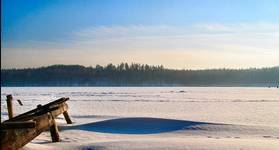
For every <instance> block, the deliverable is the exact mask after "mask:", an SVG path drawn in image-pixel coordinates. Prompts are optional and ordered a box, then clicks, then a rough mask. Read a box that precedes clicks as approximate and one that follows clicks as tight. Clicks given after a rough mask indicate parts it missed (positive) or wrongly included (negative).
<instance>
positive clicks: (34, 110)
mask: <svg viewBox="0 0 279 150" xmlns="http://www.w3.org/2000/svg"><path fill="white" fill-rule="evenodd" d="M68 100H69V98H64V97H63V98H60V99H58V100H55V101H53V102H50V103H48V104H46V105H43V106H42V107H40V108H36V109H33V110H30V111H28V112H25V113H23V114H20V115H18V116H15V117H13V118H10V119H9V121H16V120H21V118H25V117H26V116H36V114H37V113H39V112H42V111H44V110H48V109H49V108H50V107H53V106H54V105H58V104H62V103H64V102H66V101H68Z"/></svg>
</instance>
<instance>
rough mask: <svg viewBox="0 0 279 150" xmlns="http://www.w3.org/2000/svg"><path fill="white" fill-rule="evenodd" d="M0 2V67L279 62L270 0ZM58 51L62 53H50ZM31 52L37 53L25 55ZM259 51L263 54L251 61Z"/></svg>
mask: <svg viewBox="0 0 279 150" xmlns="http://www.w3.org/2000/svg"><path fill="white" fill-rule="evenodd" d="M1 4H2V5H1V38H2V41H1V45H2V50H1V52H2V54H3V56H2V55H1V58H2V59H1V67H3V68H11V67H17V68H22V67H36V66H42V65H50V64H56V63H63V64H73V63H74V64H82V65H87V66H88V65H93V66H94V65H96V64H107V63H120V62H139V63H149V64H163V65H165V66H167V67H170V68H216V67H217V68H218V67H228V68H241V67H262V66H273V65H278V64H279V62H278V61H277V59H276V58H274V55H277V54H278V56H279V52H278V51H279V50H278V47H279V45H278V44H276V38H278V32H279V31H278V30H279V27H278V25H279V17H278V16H279V9H278V8H279V1H277V0H26V1H22V0H3V1H1ZM249 38H250V39H249ZM277 41H279V39H277ZM278 43H279V42H278ZM253 46H255V47H253ZM60 52H61V53H63V54H65V53H67V55H59V56H56V54H57V53H60ZM30 54H32V55H33V57H36V58H33V59H31V60H30V58H28V57H29V56H30ZM216 55H217V56H216ZM242 55H243V56H242ZM251 55H254V56H251ZM89 56H90V57H89ZM154 56H157V57H158V58H157V59H154ZM168 56H172V57H171V58H170V57H168ZM212 56H215V57H213V58H212ZM259 57H264V59H265V61H262V62H261V63H259V62H257V61H256V60H257V59H259ZM8 58H9V59H8ZM11 58H13V59H11ZM81 58H83V59H82V60H81ZM145 58H146V59H145ZM210 58H212V60H211V59H210ZM226 58H233V59H232V60H228V59H226ZM244 61H248V62H246V63H244Z"/></svg>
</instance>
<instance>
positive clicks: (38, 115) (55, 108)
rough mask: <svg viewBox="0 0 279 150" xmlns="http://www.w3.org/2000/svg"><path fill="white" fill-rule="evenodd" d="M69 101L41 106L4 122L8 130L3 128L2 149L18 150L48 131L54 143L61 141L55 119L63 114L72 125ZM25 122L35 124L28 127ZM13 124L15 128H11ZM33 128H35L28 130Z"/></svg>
mask: <svg viewBox="0 0 279 150" xmlns="http://www.w3.org/2000/svg"><path fill="white" fill-rule="evenodd" d="M67 100H68V98H62V99H59V100H56V101H54V102H51V103H48V104H46V105H43V106H41V105H40V106H38V108H36V109H34V110H31V111H28V112H26V113H24V114H21V115H18V116H16V117H14V118H11V119H9V120H6V121H4V122H3V125H4V126H5V125H6V128H1V149H5V150H6V149H7V150H14V149H18V148H20V147H22V146H24V145H25V144H27V143H28V142H30V141H31V140H33V139H34V138H35V137H37V136H38V135H40V133H42V132H43V131H46V130H48V129H49V130H50V133H51V137H52V141H53V142H58V141H60V138H59V133H58V128H57V125H56V122H55V118H56V117H57V116H58V115H60V114H62V113H63V115H64V117H65V119H66V121H67V123H72V122H71V120H70V117H69V114H68V113H67V110H68V105H67V104H66V103H65V102H66V101H67ZM23 121H33V122H34V123H35V124H34V125H33V124H32V123H27V124H28V125H27V124H26V125H23V123H25V122H23ZM19 122H20V123H19ZM12 124H13V126H14V127H12V126H11V125H12ZM31 124H32V125H31ZM20 126H21V127H22V128H21V127H20ZM31 126H32V127H33V128H26V127H31ZM1 127H2V124H1ZM18 127H20V128H18ZM8 128H11V129H8Z"/></svg>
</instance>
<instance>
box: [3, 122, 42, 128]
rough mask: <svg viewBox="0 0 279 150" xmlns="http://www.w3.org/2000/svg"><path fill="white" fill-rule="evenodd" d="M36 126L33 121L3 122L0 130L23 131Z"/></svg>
mask: <svg viewBox="0 0 279 150" xmlns="http://www.w3.org/2000/svg"><path fill="white" fill-rule="evenodd" d="M35 126H36V122H35V121H21V122H3V123H1V129H4V130H5V129H24V128H34V127H35Z"/></svg>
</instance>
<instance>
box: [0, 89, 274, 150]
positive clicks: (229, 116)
mask: <svg viewBox="0 0 279 150" xmlns="http://www.w3.org/2000/svg"><path fill="white" fill-rule="evenodd" d="M7 94H12V95H13V97H14V99H20V100H21V101H22V103H23V106H20V105H19V104H17V102H16V101H15V102H14V112H15V113H16V114H19V113H23V112H25V111H28V110H30V109H33V108H35V107H36V106H37V105H38V104H46V103H48V102H50V101H52V100H55V99H58V98H60V97H69V98H70V100H69V101H68V102H67V103H68V104H69V114H70V116H71V118H72V120H73V121H74V124H72V125H66V124H65V120H64V119H63V117H62V116H60V117H59V118H58V119H57V122H58V123H59V126H60V130H61V133H60V134H61V138H62V142H60V143H51V142H50V137H49V133H48V132H44V133H43V134H41V135H40V136H39V137H37V138H36V139H35V140H33V141H32V142H31V143H29V144H28V145H26V146H25V147H24V149H38V148H40V149H56V148H57V147H58V148H59V149H276V147H279V89H276V88H258V87H253V88H252V87H249V88H248V87H1V120H2V121H3V120H5V119H7V108H6V102H5V96H6V95H7ZM166 139H167V140H166Z"/></svg>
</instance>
